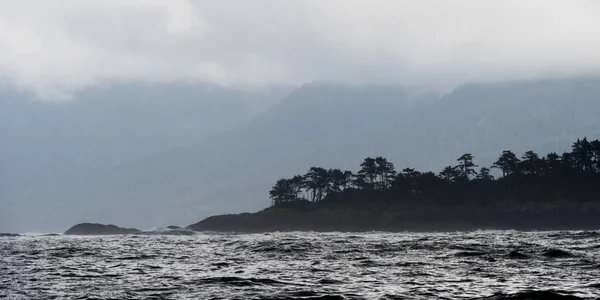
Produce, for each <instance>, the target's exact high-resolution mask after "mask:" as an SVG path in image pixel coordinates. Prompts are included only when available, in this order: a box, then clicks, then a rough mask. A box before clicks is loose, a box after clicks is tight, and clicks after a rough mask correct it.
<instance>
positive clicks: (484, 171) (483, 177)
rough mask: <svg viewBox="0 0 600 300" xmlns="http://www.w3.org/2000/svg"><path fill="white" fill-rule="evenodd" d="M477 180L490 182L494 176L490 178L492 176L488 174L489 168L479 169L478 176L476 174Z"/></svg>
mask: <svg viewBox="0 0 600 300" xmlns="http://www.w3.org/2000/svg"><path fill="white" fill-rule="evenodd" d="M476 178H477V179H478V180H483V181H491V180H494V176H492V174H490V169H489V168H485V167H483V168H481V169H480V170H479V174H477V177H476Z"/></svg>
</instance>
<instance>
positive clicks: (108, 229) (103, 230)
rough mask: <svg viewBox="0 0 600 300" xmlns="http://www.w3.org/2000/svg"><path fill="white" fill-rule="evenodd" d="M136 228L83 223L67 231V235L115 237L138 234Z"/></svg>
mask: <svg viewBox="0 0 600 300" xmlns="http://www.w3.org/2000/svg"><path fill="white" fill-rule="evenodd" d="M138 232H140V230H138V229H135V228H121V227H118V226H115V225H112V224H109V225H104V224H96V223H81V224H77V225H75V226H73V227H71V228H69V230H67V231H65V233H64V234H65V235H115V234H131V233H138Z"/></svg>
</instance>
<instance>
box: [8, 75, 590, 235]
mask: <svg viewBox="0 0 600 300" xmlns="http://www.w3.org/2000/svg"><path fill="white" fill-rule="evenodd" d="M599 96H600V80H597V79H570V80H546V81H532V82H521V83H506V84H477V85H466V86H463V87H459V88H457V89H456V90H455V91H454V92H452V93H450V94H448V95H446V96H444V97H442V98H441V99H438V100H437V101H430V100H429V101H416V100H415V99H414V95H411V94H410V93H407V92H406V91H404V90H403V89H401V88H399V87H395V86H348V85H335V84H311V85H306V86H303V87H301V88H299V89H298V90H296V91H294V92H293V93H292V94H291V95H290V96H289V97H288V98H287V99H285V100H284V101H282V102H281V103H280V104H278V105H276V106H274V107H272V108H271V109H269V110H267V111H266V112H264V113H263V114H261V115H259V116H258V117H256V118H255V119H254V121H252V122H251V123H250V124H248V125H247V126H245V127H244V128H241V129H237V130H232V131H229V132H226V133H223V134H220V135H218V136H215V137H212V138H210V139H208V140H206V141H205V142H203V143H200V144H197V145H192V146H186V147H180V148H176V149H171V150H168V151H165V152H162V153H159V154H156V155H153V156H150V157H148V158H146V159H142V160H135V161H132V162H130V163H127V164H123V165H121V166H119V167H118V168H114V169H112V170H110V171H108V172H104V173H101V174H95V175H94V176H90V177H80V178H78V180H77V181H74V182H72V183H71V184H69V185H68V186H64V185H62V186H61V185H59V186H56V187H55V188H53V189H50V190H45V191H43V192H41V191H29V192H27V193H20V194H16V195H14V196H13V198H11V200H12V202H11V203H12V204H11V205H10V209H11V214H10V215H11V216H12V218H11V219H12V221H11V222H13V223H10V222H5V223H4V224H0V225H2V226H7V225H5V224H11V225H12V224H17V225H16V226H18V227H19V228H23V227H32V228H39V227H40V226H46V225H45V224H50V225H52V226H57V227H60V228H58V229H62V228H63V227H64V228H66V227H68V226H70V225H72V224H73V223H77V222H82V221H88V222H112V223H118V224H120V225H122V226H129V227H131V226H133V227H138V228H144V227H149V226H164V225H168V224H170V223H179V224H191V223H193V222H195V221H197V220H199V219H201V218H203V217H205V216H207V215H209V214H215V213H224V212H240V211H247V210H257V209H260V208H262V207H264V206H265V205H268V203H269V201H268V198H267V195H268V190H269V188H270V187H271V185H272V184H273V182H274V181H275V180H276V179H277V178H279V177H283V176H292V175H294V174H296V173H302V172H304V171H305V170H306V169H308V167H310V166H312V165H321V166H326V167H340V168H351V169H356V167H357V166H358V164H359V163H360V162H361V160H362V158H364V157H365V156H369V155H384V156H387V157H388V158H389V159H390V160H391V161H393V162H394V163H395V164H396V166H397V168H398V169H400V168H403V167H405V166H411V167H416V168H419V169H431V170H434V171H436V172H437V171H439V170H440V169H441V168H442V167H443V166H444V165H448V164H453V163H454V162H455V159H456V158H457V157H458V156H459V155H460V154H462V153H464V152H472V153H473V154H474V155H475V158H476V163H479V164H480V165H482V166H483V165H489V164H490V163H491V162H492V160H493V159H494V158H495V157H496V156H497V155H498V154H499V153H500V152H501V150H503V149H507V148H510V149H513V150H515V151H517V152H522V151H524V150H529V149H533V150H536V151H539V152H540V153H545V152H547V151H563V150H565V149H567V148H568V147H569V146H570V143H571V142H572V141H573V140H574V138H576V137H579V136H584V135H587V136H590V137H592V136H593V137H598V136H599V135H600V122H598V121H597V118H596V116H598V115H600V101H599V99H598V98H599ZM408 99H411V101H408ZM42 195H43V196H42ZM42 198H43V200H42ZM29 208H31V211H35V212H38V214H40V216H38V217H36V218H35V219H34V220H35V221H22V220H21V219H20V218H19V216H23V215H24V214H25V213H26V212H27V211H29ZM63 211H68V212H69V214H68V215H67V216H65V214H64V213H63ZM39 212H43V213H39ZM48 212H52V213H48Z"/></svg>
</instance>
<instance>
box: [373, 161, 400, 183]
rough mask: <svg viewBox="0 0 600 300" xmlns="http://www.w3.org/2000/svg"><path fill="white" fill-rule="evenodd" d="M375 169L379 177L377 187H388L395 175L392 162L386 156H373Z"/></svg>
mask: <svg viewBox="0 0 600 300" xmlns="http://www.w3.org/2000/svg"><path fill="white" fill-rule="evenodd" d="M375 169H376V171H377V176H378V177H379V180H378V181H379V182H378V187H379V188H380V189H383V190H385V189H387V188H389V187H390V186H391V184H392V182H393V181H394V177H395V176H396V170H395V169H394V164H393V163H391V162H389V161H388V160H387V158H385V157H381V156H378V157H376V158H375Z"/></svg>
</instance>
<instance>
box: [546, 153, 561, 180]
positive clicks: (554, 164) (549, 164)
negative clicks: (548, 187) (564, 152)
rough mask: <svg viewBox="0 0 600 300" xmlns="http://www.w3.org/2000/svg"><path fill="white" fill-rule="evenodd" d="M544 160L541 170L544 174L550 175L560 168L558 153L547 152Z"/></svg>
mask: <svg viewBox="0 0 600 300" xmlns="http://www.w3.org/2000/svg"><path fill="white" fill-rule="evenodd" d="M545 161H546V163H545V164H544V168H543V170H542V173H543V174H544V175H551V174H554V173H557V172H559V171H560V170H561V165H562V163H561V161H560V155H558V154H556V152H550V153H548V154H547V155H546V159H545Z"/></svg>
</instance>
